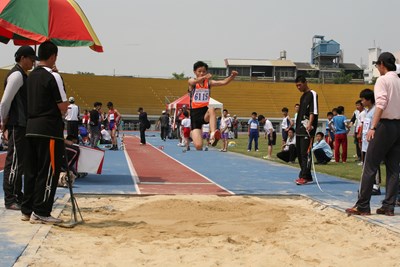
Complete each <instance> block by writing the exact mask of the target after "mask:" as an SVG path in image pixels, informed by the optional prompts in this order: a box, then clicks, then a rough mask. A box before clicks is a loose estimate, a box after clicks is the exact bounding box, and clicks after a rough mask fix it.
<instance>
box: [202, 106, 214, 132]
mask: <svg viewBox="0 0 400 267" xmlns="http://www.w3.org/2000/svg"><path fill="white" fill-rule="evenodd" d="M204 121H206V122H209V123H210V132H212V133H213V132H214V131H215V130H216V129H217V118H216V116H215V109H214V108H208V110H207V112H206V114H205V115H204Z"/></svg>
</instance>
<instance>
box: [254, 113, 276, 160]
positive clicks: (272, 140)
mask: <svg viewBox="0 0 400 267" xmlns="http://www.w3.org/2000/svg"><path fill="white" fill-rule="evenodd" d="M258 121H259V122H260V123H262V124H264V132H265V133H264V138H265V139H267V137H268V154H267V156H264V157H263V158H264V159H272V150H273V146H274V145H276V132H275V129H274V127H273V125H272V122H271V121H270V120H268V119H267V118H265V117H264V116H263V115H259V116H258Z"/></svg>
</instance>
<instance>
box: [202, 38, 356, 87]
mask: <svg viewBox="0 0 400 267" xmlns="http://www.w3.org/2000/svg"><path fill="white" fill-rule="evenodd" d="M286 56H287V52H286V51H285V50H283V51H281V53H280V56H279V58H278V59H237V58H227V59H225V60H224V63H223V64H222V63H221V62H211V61H205V62H206V63H208V65H209V72H210V73H211V74H213V75H215V76H216V78H218V77H221V78H223V77H226V75H228V74H229V73H231V71H232V70H236V71H238V72H239V78H238V79H240V80H243V81H268V82H293V81H294V80H295V78H296V77H297V76H298V75H303V76H305V77H307V78H309V79H310V80H311V81H312V82H317V83H335V82H336V83H338V81H339V79H340V78H342V77H350V78H348V81H349V82H350V83H364V70H363V69H362V68H360V67H359V66H357V65H356V64H354V63H343V52H342V50H341V49H340V44H339V43H337V42H336V41H334V40H329V41H327V40H325V38H324V36H322V35H315V36H314V37H313V39H312V48H311V62H293V61H292V60H288V59H287V58H286ZM339 83H342V82H339Z"/></svg>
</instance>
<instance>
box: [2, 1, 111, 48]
mask: <svg viewBox="0 0 400 267" xmlns="http://www.w3.org/2000/svg"><path fill="white" fill-rule="evenodd" d="M10 39H13V40H14V44H16V45H36V44H40V43H43V42H45V41H48V40H49V41H52V42H53V43H55V44H56V45H58V46H89V47H90V48H91V49H93V50H94V51H96V52H103V47H102V45H101V43H100V41H99V39H98V38H97V36H96V33H95V32H94V31H93V29H92V26H91V25H90V23H89V21H88V19H87V18H86V16H85V14H84V13H83V11H82V9H81V8H80V7H79V5H78V4H77V3H76V2H75V1H74V0H29V1H27V0H1V1H0V42H3V43H8V42H9V40H10Z"/></svg>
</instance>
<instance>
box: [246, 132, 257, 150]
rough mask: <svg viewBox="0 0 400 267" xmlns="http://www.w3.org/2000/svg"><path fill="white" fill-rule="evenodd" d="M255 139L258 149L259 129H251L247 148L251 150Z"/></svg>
mask: <svg viewBox="0 0 400 267" xmlns="http://www.w3.org/2000/svg"><path fill="white" fill-rule="evenodd" d="M253 140H254V149H255V150H258V131H250V134H249V143H248V145H247V150H251V145H252V143H253Z"/></svg>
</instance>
